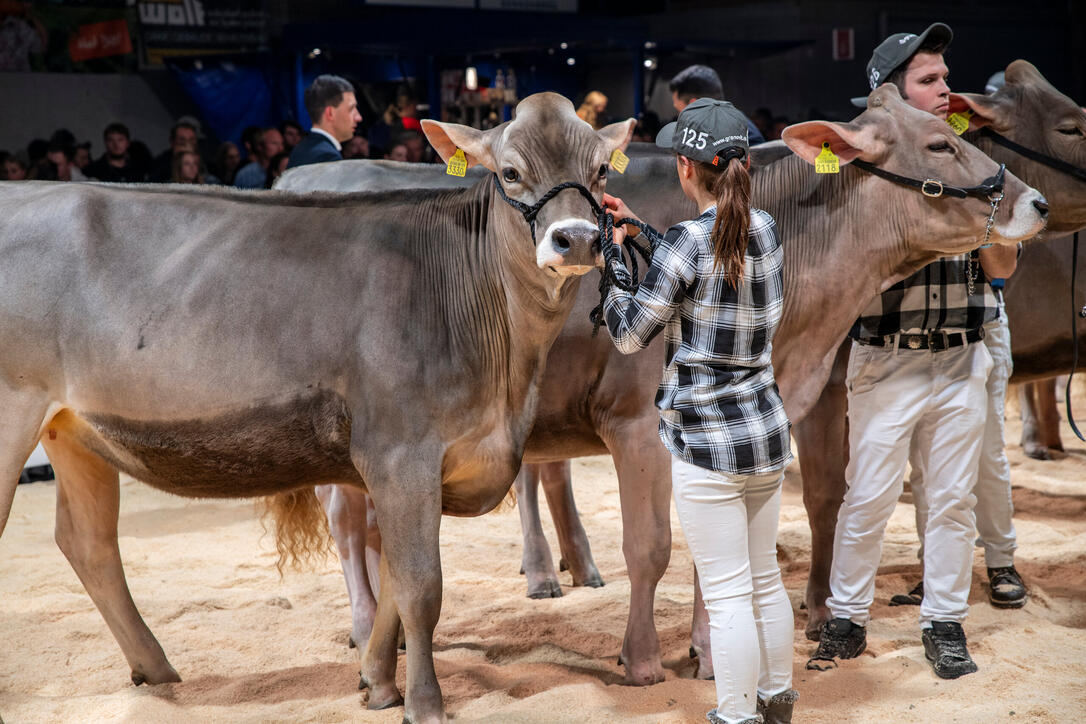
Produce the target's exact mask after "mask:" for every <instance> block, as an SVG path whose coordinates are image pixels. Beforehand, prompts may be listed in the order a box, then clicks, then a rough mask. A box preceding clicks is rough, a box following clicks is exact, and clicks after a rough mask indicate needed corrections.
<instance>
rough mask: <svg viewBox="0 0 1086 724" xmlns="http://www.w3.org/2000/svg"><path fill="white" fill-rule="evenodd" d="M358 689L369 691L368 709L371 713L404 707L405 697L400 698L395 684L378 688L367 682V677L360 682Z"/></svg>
mask: <svg viewBox="0 0 1086 724" xmlns="http://www.w3.org/2000/svg"><path fill="white" fill-rule="evenodd" d="M358 688H359V689H363V690H365V689H368V690H369V694H368V695H367V697H366V708H367V709H370V710H371V711H379V710H381V709H391V708H392V707H394V706H403V697H402V696H400V690H399V689H397V688H396V685H395V684H385V685H379V686H378V685H374V684H370V683H369V682H368V681H366V677H365V676H363V677H361V678H360V680H359V682H358Z"/></svg>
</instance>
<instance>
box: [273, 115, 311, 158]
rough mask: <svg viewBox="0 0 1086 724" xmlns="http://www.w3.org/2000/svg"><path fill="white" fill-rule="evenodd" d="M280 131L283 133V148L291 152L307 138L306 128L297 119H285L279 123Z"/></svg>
mask: <svg viewBox="0 0 1086 724" xmlns="http://www.w3.org/2000/svg"><path fill="white" fill-rule="evenodd" d="M279 132H280V133H282V134H283V150H284V151H286V152H287V153H290V152H291V151H293V150H294V147H295V146H297V145H298V144H299V143H301V142H302V139H303V138H305V130H303V129H302V127H301V125H300V124H298V123H297V122H295V121H290V120H287V121H283V122H282V123H280V124H279Z"/></svg>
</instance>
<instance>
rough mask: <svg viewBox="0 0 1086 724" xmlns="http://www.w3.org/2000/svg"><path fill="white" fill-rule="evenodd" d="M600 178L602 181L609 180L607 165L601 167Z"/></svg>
mask: <svg viewBox="0 0 1086 724" xmlns="http://www.w3.org/2000/svg"><path fill="white" fill-rule="evenodd" d="M599 177H600V178H601V179H605V178H607V164H603V165H602V166H600V173H599Z"/></svg>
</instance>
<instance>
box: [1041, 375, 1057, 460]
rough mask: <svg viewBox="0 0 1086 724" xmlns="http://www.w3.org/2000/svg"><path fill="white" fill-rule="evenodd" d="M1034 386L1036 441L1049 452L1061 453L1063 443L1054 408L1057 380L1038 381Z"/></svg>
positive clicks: (1055, 407) (1055, 378)
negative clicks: (1035, 391) (1035, 396)
mask: <svg viewBox="0 0 1086 724" xmlns="http://www.w3.org/2000/svg"><path fill="white" fill-rule="evenodd" d="M1036 385H1037V422H1038V425H1037V427H1038V439H1039V441H1040V443H1041V444H1042V445H1044V446H1045V447H1046V448H1048V449H1049V450H1055V451H1057V452H1063V441H1062V440H1060V410H1059V408H1058V407H1057V406H1056V397H1057V393H1058V392H1059V387H1060V382H1059V378H1058V377H1053V378H1052V379H1050V380H1040V381H1039V382H1037V383H1036Z"/></svg>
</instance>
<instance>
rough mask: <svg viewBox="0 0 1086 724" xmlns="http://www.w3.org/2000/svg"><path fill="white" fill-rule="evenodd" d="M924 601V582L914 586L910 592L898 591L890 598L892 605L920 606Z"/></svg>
mask: <svg viewBox="0 0 1086 724" xmlns="http://www.w3.org/2000/svg"><path fill="white" fill-rule="evenodd" d="M923 602H924V582H923V581H920V583H918V584H916V585H915V586H913V590H911V591H909V592H908V593H898V594H896V595H894V596H893V597H891V598H890V605H891V606H919V605H920V604H921V603H923Z"/></svg>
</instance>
